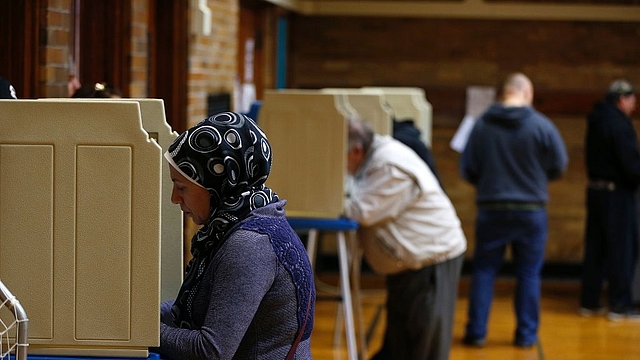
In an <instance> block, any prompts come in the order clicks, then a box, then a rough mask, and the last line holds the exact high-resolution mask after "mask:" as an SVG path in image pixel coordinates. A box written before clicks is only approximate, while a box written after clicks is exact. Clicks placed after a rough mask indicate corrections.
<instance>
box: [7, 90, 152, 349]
mask: <svg viewBox="0 0 640 360" xmlns="http://www.w3.org/2000/svg"><path fill="white" fill-rule="evenodd" d="M0 127H1V128H2V131H1V132H0V169H1V171H0V279H2V282H3V283H4V284H5V285H6V286H7V287H8V288H10V289H11V291H12V292H13V294H14V295H15V296H16V297H17V298H18V299H20V302H21V304H22V305H23V306H24V309H25V311H26V313H27V314H28V318H29V332H28V337H29V348H28V351H29V354H34V355H38V354H44V355H60V356H111V357H144V358H146V357H148V356H149V352H148V347H149V346H157V345H158V343H159V313H160V310H159V304H160V277H161V274H160V264H161V256H160V255H161V254H160V249H161V243H160V242H161V240H160V239H161V207H162V200H161V197H162V181H161V173H162V160H161V159H162V149H161V147H160V146H159V145H158V143H157V142H156V141H155V140H151V139H150V138H149V134H148V133H147V132H146V131H145V130H144V128H143V124H142V116H141V103H140V102H136V101H108V102H107V101H55V100H51V101H47V100H37V101H36V100H3V101H0Z"/></svg>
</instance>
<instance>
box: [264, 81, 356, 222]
mask: <svg viewBox="0 0 640 360" xmlns="http://www.w3.org/2000/svg"><path fill="white" fill-rule="evenodd" d="M342 96H343V95H336V94H323V93H321V92H319V91H315V90H267V91H265V94H264V99H263V101H262V107H261V109H260V127H261V128H262V130H264V132H265V133H266V134H267V138H268V139H269V143H270V144H271V148H272V150H273V164H272V168H271V174H270V175H269V178H268V179H267V183H266V184H267V186H269V187H270V188H272V189H273V190H274V191H275V192H276V193H278V194H279V195H281V196H282V197H283V198H285V199H287V207H286V211H287V215H288V216H295V217H316V218H337V217H339V216H340V215H341V214H342V210H343V203H344V195H345V186H344V179H345V175H346V169H347V165H346V154H347V117H348V116H349V114H346V113H342V112H341V111H340V101H341V100H340V97H342Z"/></svg>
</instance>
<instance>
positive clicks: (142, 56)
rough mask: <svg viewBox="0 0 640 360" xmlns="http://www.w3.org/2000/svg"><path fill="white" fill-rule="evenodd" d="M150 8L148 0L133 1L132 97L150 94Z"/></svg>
mask: <svg viewBox="0 0 640 360" xmlns="http://www.w3.org/2000/svg"><path fill="white" fill-rule="evenodd" d="M148 24H149V8H148V1H147V0H132V1H131V83H130V84H129V94H131V97H134V98H135V97H140V98H144V97H146V96H147V95H148V94H149V89H147V78H148V69H149V67H148V62H149V57H148V50H149V41H148V37H147V33H148V31H149V27H148Z"/></svg>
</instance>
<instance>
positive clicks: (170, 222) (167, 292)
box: [40, 98, 184, 301]
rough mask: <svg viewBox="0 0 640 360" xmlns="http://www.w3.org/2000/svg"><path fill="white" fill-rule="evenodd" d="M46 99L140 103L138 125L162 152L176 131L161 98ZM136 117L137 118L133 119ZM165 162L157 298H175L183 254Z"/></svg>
mask: <svg viewBox="0 0 640 360" xmlns="http://www.w3.org/2000/svg"><path fill="white" fill-rule="evenodd" d="M40 100H46V101H65V102H70V101H71V102H73V101H76V102H77V101H121V102H122V101H134V102H137V103H139V104H140V115H141V116H142V127H143V128H144V130H145V131H146V132H147V134H148V135H149V138H151V139H154V140H155V141H156V142H157V143H158V145H160V147H161V148H162V152H163V153H164V152H165V151H167V149H168V148H169V145H171V144H172V143H173V140H175V139H176V138H177V137H178V133H176V132H175V131H173V129H171V126H169V124H168V123H167V118H166V115H165V111H164V101H163V100H162V99H143V98H122V99H89V98H86V99H84V98H56V99H40ZM133 120H134V121H138V119H133ZM168 166H169V164H168V163H167V162H166V161H162V196H161V199H162V206H161V214H162V215H161V219H162V222H161V224H160V228H161V236H162V237H161V244H162V246H161V259H162V261H161V276H160V300H161V301H167V300H173V299H175V298H176V295H177V294H178V291H179V290H180V286H181V285H182V278H183V274H184V257H183V229H184V224H183V215H182V210H181V209H180V206H179V205H176V204H173V203H172V202H171V191H172V188H173V182H172V181H171V176H170V174H169V168H168Z"/></svg>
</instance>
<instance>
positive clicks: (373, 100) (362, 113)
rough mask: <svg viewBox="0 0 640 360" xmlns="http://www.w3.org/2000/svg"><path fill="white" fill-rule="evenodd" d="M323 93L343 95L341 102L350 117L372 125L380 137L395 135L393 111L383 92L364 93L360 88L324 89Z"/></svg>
mask: <svg viewBox="0 0 640 360" xmlns="http://www.w3.org/2000/svg"><path fill="white" fill-rule="evenodd" d="M320 91H321V92H322V93H326V94H336V95H341V96H340V97H339V99H340V101H341V102H342V103H344V105H343V106H344V107H345V108H346V109H348V110H349V111H350V115H353V116H355V117H358V118H360V119H362V120H364V121H366V122H367V123H369V125H371V128H372V129H373V131H374V132H376V133H377V134H380V135H391V134H392V133H393V115H392V109H391V108H390V107H389V105H388V104H387V101H386V99H385V97H384V94H383V93H382V91H380V92H363V91H362V90H361V89H359V88H324V89H320Z"/></svg>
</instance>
